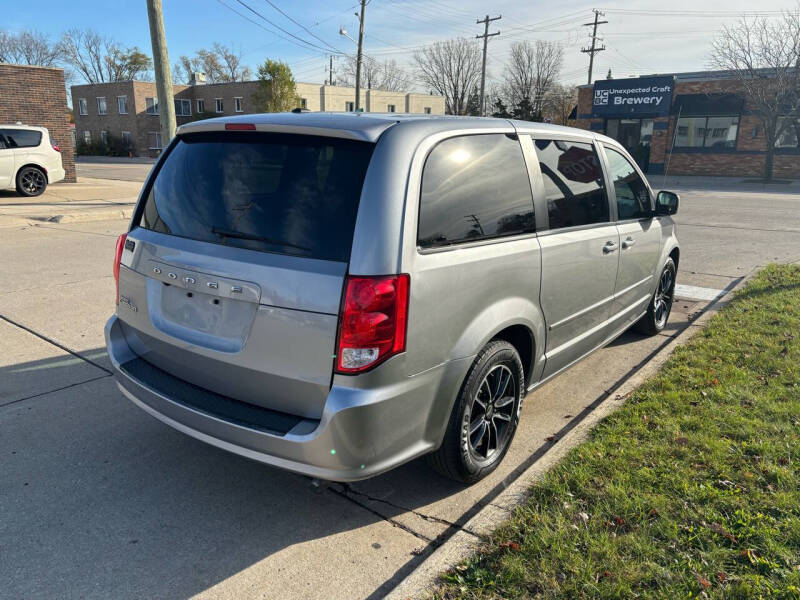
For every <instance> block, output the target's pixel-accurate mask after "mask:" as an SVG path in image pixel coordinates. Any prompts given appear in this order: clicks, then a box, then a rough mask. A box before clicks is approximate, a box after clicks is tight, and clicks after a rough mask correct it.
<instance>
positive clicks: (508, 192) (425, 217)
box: [418, 134, 535, 248]
mask: <svg viewBox="0 0 800 600" xmlns="http://www.w3.org/2000/svg"><path fill="white" fill-rule="evenodd" d="M419 213H420V214H419V231H418V243H419V246H420V247H421V248H431V247H436V246H446V245H449V244H456V243H458V242H471V241H476V240H482V239H487V238H496V237H501V236H508V235H515V234H520V233H527V232H532V231H534V230H535V224H534V218H533V198H532V196H531V187H530V181H529V179H528V171H527V168H526V166H525V161H524V160H523V158H522V149H521V148H520V145H519V141H518V140H516V139H512V138H510V137H508V136H506V135H503V134H490V135H471V136H459V137H454V138H449V139H447V140H444V141H443V142H441V143H439V144H438V145H437V146H436V147H435V148H434V149H433V150H432V151H431V153H430V155H429V156H428V159H427V160H426V161H425V167H424V169H423V173H422V194H421V197H420V209H419Z"/></svg>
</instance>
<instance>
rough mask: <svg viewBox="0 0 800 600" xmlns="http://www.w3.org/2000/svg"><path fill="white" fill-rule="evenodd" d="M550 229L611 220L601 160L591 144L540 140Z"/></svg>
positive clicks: (539, 145)
mask: <svg viewBox="0 0 800 600" xmlns="http://www.w3.org/2000/svg"><path fill="white" fill-rule="evenodd" d="M535 145H536V155H537V157H538V159H539V168H540V169H541V171H542V181H543V182H544V189H545V198H546V200H547V215H548V219H549V223H550V229H559V228H561V227H578V226H580V225H590V224H592V223H605V222H607V221H610V215H609V210H608V201H607V200H606V194H605V190H604V189H603V187H604V186H603V173H602V170H601V169H600V161H599V160H598V159H597V153H596V152H595V151H594V148H593V147H592V145H591V144H585V143H579V142H566V141H563V140H536V141H535Z"/></svg>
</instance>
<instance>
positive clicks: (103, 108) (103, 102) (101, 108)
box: [97, 96, 108, 115]
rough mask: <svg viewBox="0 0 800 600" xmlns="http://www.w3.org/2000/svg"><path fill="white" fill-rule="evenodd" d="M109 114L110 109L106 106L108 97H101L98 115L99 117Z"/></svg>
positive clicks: (98, 104) (98, 100)
mask: <svg viewBox="0 0 800 600" xmlns="http://www.w3.org/2000/svg"><path fill="white" fill-rule="evenodd" d="M107 113H108V107H107V106H106V97H105V96H100V97H99V98H98V99H97V114H98V115H105V114H107Z"/></svg>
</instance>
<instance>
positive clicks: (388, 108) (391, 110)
mask: <svg viewBox="0 0 800 600" xmlns="http://www.w3.org/2000/svg"><path fill="white" fill-rule="evenodd" d="M386 112H394V104H389V105H388V106H387V107H386Z"/></svg>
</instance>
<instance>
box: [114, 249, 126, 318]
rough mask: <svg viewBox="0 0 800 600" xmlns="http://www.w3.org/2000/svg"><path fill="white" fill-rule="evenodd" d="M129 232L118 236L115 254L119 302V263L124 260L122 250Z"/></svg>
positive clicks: (117, 299)
mask: <svg viewBox="0 0 800 600" xmlns="http://www.w3.org/2000/svg"><path fill="white" fill-rule="evenodd" d="M127 237H128V234H127V233H123V234H122V235H121V236H119V237H118V238H117V250H116V252H115V254H114V285H115V286H116V288H117V293H116V301H117V304H119V263H120V262H121V261H122V251H123V250H124V249H125V240H126V239H127Z"/></svg>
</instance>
